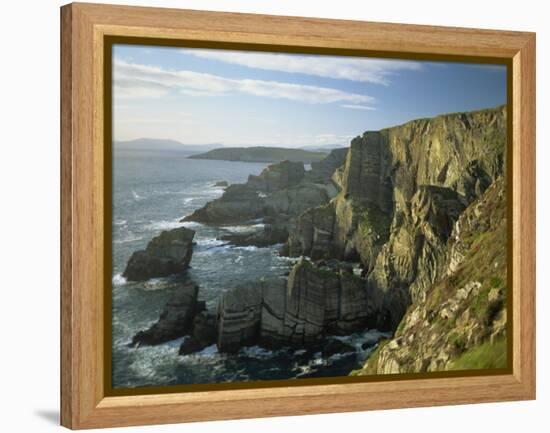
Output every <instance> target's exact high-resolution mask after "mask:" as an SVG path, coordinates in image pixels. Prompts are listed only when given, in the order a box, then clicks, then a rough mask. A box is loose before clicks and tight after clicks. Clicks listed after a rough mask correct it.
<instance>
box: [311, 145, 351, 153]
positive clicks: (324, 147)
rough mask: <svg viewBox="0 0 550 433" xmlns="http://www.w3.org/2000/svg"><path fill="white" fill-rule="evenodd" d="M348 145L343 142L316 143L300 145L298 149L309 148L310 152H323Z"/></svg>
mask: <svg viewBox="0 0 550 433" xmlns="http://www.w3.org/2000/svg"><path fill="white" fill-rule="evenodd" d="M347 147H349V144H348V145H343V144H317V145H309V146H302V147H300V149H303V150H309V151H310V152H325V153H330V151H331V150H333V149H344V148H347Z"/></svg>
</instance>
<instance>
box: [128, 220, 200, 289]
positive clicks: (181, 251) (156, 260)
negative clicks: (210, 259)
mask: <svg viewBox="0 0 550 433" xmlns="http://www.w3.org/2000/svg"><path fill="white" fill-rule="evenodd" d="M194 236H195V232H194V231H193V230H190V229H188V228H185V227H179V228H176V229H173V230H169V231H163V232H162V233H161V234H160V235H159V236H157V237H155V238H153V239H152V240H151V241H150V242H149V244H148V245H147V248H146V249H145V250H140V251H136V252H134V253H133V254H132V256H131V257H130V260H129V261H128V264H127V265H126V269H125V271H124V273H123V274H122V275H123V276H124V278H126V279H127V280H129V281H144V280H148V279H149V278H158V277H165V276H168V275H171V274H179V273H182V272H184V271H185V270H186V269H187V268H188V267H189V262H190V261H191V256H192V254H193V237H194Z"/></svg>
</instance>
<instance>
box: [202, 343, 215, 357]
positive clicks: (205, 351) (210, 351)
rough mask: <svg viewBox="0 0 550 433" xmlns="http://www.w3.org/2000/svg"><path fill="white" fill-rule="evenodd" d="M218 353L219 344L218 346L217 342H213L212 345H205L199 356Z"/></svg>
mask: <svg viewBox="0 0 550 433" xmlns="http://www.w3.org/2000/svg"><path fill="white" fill-rule="evenodd" d="M217 354H218V346H216V345H215V344H213V345H212V346H208V347H205V348H204V349H202V350H201V351H200V352H198V353H197V355H199V356H206V357H210V356H215V355H217Z"/></svg>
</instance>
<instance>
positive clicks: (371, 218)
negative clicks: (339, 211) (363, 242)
mask: <svg viewBox="0 0 550 433" xmlns="http://www.w3.org/2000/svg"><path fill="white" fill-rule="evenodd" d="M356 212H358V215H359V218H358V222H359V224H358V228H359V232H360V233H361V235H362V236H369V235H373V234H374V235H379V236H380V239H379V242H380V243H383V242H386V241H387V238H388V235H389V229H390V224H391V219H390V216H389V215H388V214H387V213H385V212H383V211H381V210H380V209H379V208H378V206H376V205H366V206H357V207H356Z"/></svg>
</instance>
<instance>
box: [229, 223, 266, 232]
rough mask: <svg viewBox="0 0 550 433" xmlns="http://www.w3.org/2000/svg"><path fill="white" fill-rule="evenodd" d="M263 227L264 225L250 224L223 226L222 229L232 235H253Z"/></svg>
mask: <svg viewBox="0 0 550 433" xmlns="http://www.w3.org/2000/svg"><path fill="white" fill-rule="evenodd" d="M264 227H265V224H262V223H258V224H250V225H239V226H225V227H222V228H223V229H224V230H227V231H229V232H232V233H253V232H256V231H259V230H261V229H263V228H264Z"/></svg>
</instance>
